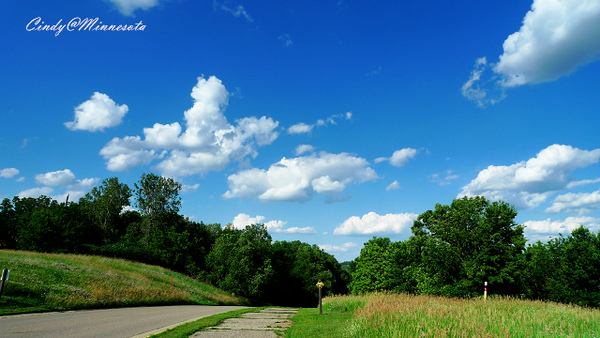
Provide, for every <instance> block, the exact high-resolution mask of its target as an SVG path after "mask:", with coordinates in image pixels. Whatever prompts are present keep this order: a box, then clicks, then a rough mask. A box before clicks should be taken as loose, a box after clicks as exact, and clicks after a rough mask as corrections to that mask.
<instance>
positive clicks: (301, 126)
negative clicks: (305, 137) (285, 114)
mask: <svg viewBox="0 0 600 338" xmlns="http://www.w3.org/2000/svg"><path fill="white" fill-rule="evenodd" d="M313 127H314V125H308V124H306V123H302V122H301V123H298V124H295V125H293V126H291V127H289V128H288V130H287V131H288V133H289V134H306V133H310V132H311V130H312V129H313Z"/></svg>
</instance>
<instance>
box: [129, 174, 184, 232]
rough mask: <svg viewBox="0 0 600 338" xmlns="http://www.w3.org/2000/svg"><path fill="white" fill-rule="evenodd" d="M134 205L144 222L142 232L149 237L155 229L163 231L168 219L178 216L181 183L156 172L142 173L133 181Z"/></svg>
mask: <svg viewBox="0 0 600 338" xmlns="http://www.w3.org/2000/svg"><path fill="white" fill-rule="evenodd" d="M134 186H135V196H136V206H137V208H138V210H139V212H140V213H141V214H142V216H143V217H144V218H145V222H144V224H143V226H142V232H143V233H144V235H146V237H150V236H151V235H152V233H153V232H154V231H156V230H159V231H163V230H165V229H166V227H167V226H168V224H169V223H172V222H169V220H172V218H173V217H177V216H178V212H179V207H180V206H181V197H179V191H181V183H179V182H177V181H175V180H173V179H172V178H166V177H162V176H159V175H156V174H152V173H151V174H142V177H141V178H140V181H139V184H138V183H135V184H134Z"/></svg>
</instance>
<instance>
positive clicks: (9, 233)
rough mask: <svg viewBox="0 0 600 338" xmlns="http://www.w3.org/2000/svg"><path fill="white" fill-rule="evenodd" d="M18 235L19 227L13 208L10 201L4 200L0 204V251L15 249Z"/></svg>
mask: <svg viewBox="0 0 600 338" xmlns="http://www.w3.org/2000/svg"><path fill="white" fill-rule="evenodd" d="M18 234H19V226H18V219H17V212H16V211H15V206H14V205H13V203H12V201H11V200H10V199H8V198H5V199H3V200H2V204H0V249H15V248H16V247H17V241H18Z"/></svg>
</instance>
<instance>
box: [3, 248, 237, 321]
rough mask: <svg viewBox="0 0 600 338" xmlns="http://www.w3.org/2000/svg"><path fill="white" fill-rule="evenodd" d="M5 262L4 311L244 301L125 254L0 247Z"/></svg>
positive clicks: (210, 303)
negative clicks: (111, 255) (7, 274)
mask: <svg viewBox="0 0 600 338" xmlns="http://www.w3.org/2000/svg"><path fill="white" fill-rule="evenodd" d="M4 268H7V269H10V270H11V272H10V279H9V281H7V282H6V285H5V288H4V292H3V294H2V298H1V299H0V315H2V314H12V313H23V312H37V311H52V310H67V309H84V308H103V307H119V306H141V305H171V304H206V305H221V304H222V305H243V304H245V301H244V300H243V299H240V298H238V297H234V296H232V295H231V294H229V293H226V292H224V291H222V290H219V289H217V288H215V287H212V286H209V285H206V284H203V283H200V282H198V281H196V280H194V279H192V278H190V277H188V276H185V275H182V274H180V273H176V272H173V271H170V270H167V269H163V268H161V267H158V266H151V265H146V264H141V263H134V262H130V261H126V260H122V259H113V258H106V257H97V256H81V255H68V254H42V253H33V252H26V251H9V250H0V269H4ZM171 277H173V287H171Z"/></svg>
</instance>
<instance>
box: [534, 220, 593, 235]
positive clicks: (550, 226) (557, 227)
mask: <svg viewBox="0 0 600 338" xmlns="http://www.w3.org/2000/svg"><path fill="white" fill-rule="evenodd" d="M523 225H524V226H525V227H526V229H527V231H532V232H535V233H543V234H557V233H562V234H565V235H566V234H568V233H571V232H572V231H573V230H575V229H577V228H579V226H581V225H583V226H585V227H586V228H590V229H599V228H600V220H599V219H597V218H594V217H569V218H567V219H565V220H560V221H552V220H550V218H548V219H546V220H544V221H527V222H525V223H523Z"/></svg>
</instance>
